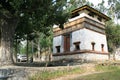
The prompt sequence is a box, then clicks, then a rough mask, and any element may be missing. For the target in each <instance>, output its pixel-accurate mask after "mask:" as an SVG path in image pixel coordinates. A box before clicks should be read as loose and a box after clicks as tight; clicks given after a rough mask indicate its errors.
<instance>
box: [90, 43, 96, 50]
mask: <svg viewBox="0 0 120 80" xmlns="http://www.w3.org/2000/svg"><path fill="white" fill-rule="evenodd" d="M91 45H92V51H94V50H95V42H92V43H91Z"/></svg>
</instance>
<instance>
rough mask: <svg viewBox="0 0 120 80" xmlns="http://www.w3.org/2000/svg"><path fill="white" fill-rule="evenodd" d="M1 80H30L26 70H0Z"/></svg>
mask: <svg viewBox="0 0 120 80" xmlns="http://www.w3.org/2000/svg"><path fill="white" fill-rule="evenodd" d="M0 80H28V73H27V71H26V70H25V69H24V68H16V69H15V68H7V69H6V68H4V69H0Z"/></svg>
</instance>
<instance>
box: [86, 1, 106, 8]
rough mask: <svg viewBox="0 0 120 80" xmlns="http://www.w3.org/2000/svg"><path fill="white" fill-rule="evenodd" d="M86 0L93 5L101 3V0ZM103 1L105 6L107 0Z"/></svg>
mask: <svg viewBox="0 0 120 80" xmlns="http://www.w3.org/2000/svg"><path fill="white" fill-rule="evenodd" d="M88 1H90V2H92V3H93V4H94V5H97V4H99V3H101V2H102V0H88ZM104 1H105V4H104V5H105V6H106V7H107V5H108V4H107V1H108V0H104Z"/></svg>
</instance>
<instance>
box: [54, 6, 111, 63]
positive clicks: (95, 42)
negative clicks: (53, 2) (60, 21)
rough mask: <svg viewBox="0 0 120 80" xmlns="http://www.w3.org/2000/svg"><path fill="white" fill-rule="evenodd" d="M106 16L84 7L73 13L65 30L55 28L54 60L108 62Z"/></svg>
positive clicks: (65, 25) (107, 18)
mask: <svg viewBox="0 0 120 80" xmlns="http://www.w3.org/2000/svg"><path fill="white" fill-rule="evenodd" d="M108 20H110V18H109V17H108V16H106V15H105V14H103V13H101V12H99V11H97V10H95V9H94V8H92V7H90V6H88V5H84V6H82V7H80V8H77V9H75V10H73V11H72V16H71V19H69V20H68V22H66V23H65V24H64V29H63V30H62V29H60V28H59V26H54V27H53V32H54V37H53V60H60V59H85V60H92V61H94V60H95V61H96V60H108V47H107V40H106V34H105V22H106V21H108Z"/></svg>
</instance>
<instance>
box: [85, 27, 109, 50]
mask: <svg viewBox="0 0 120 80" xmlns="http://www.w3.org/2000/svg"><path fill="white" fill-rule="evenodd" d="M83 41H84V46H85V49H86V50H91V49H92V45H91V42H95V51H101V44H104V51H105V52H108V47H107V40H106V35H103V34H100V33H97V32H94V31H91V30H88V29H84V40H83Z"/></svg>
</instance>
